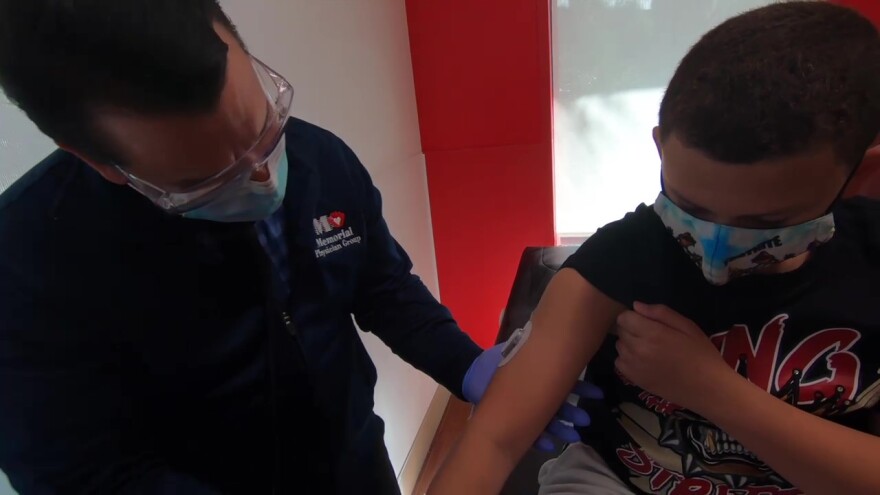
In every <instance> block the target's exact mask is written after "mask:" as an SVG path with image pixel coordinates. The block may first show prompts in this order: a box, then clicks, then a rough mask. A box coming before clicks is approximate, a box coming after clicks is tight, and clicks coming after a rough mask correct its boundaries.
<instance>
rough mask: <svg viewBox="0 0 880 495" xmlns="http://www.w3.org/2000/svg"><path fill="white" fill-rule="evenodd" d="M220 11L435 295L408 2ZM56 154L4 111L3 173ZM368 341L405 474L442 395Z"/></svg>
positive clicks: (241, 0) (247, 5) (380, 405)
mask: <svg viewBox="0 0 880 495" xmlns="http://www.w3.org/2000/svg"><path fill="white" fill-rule="evenodd" d="M221 3H222V4H223V5H224V8H225V9H226V11H227V13H228V14H229V15H230V17H232V19H233V21H234V22H235V23H236V24H237V25H238V28H239V30H240V32H241V34H242V36H243V37H244V39H245V42H246V43H247V44H248V48H249V49H250V50H251V52H252V53H253V54H255V55H256V56H258V57H260V58H261V59H262V60H263V61H264V62H266V63H267V64H269V65H270V66H271V67H273V68H274V69H276V70H278V71H279V72H280V73H282V74H284V75H285V76H286V77H287V79H288V80H290V81H291V83H292V84H293V86H294V89H295V97H294V115H296V116H297V117H300V118H303V119H305V120H308V121H311V122H313V123H315V124H318V125H320V126H322V127H325V128H328V129H330V130H332V131H333V132H335V133H336V134H337V135H339V136H340V137H342V138H343V139H344V140H345V141H346V142H347V143H348V144H349V145H350V146H351V147H352V149H354V150H355V152H356V153H357V154H358V155H359V156H360V158H361V161H363V163H364V164H365V165H366V167H367V168H368V169H369V171H370V173H371V174H372V176H373V179H374V181H375V183H376V185H377V186H378V187H379V188H380V189H381V190H382V192H383V195H384V200H385V217H386V219H387V221H388V223H389V225H390V226H391V229H392V231H393V232H394V234H395V235H396V237H397V239H398V240H399V241H400V243H401V244H402V245H403V246H404V247H405V248H406V249H407V251H408V252H409V254H410V256H411V257H412V259H413V262H414V263H415V271H416V273H417V274H419V275H420V276H421V277H422V278H423V280H424V281H425V283H426V284H427V285H428V287H429V288H430V289H431V290H432V291H433V292H434V294H438V283H437V272H436V266H435V259H434V243H433V235H432V230H431V218H430V209H429V204H428V188H427V179H426V175H425V162H424V156H423V155H422V153H421V142H420V139H419V129H418V120H417V114H416V102H415V90H414V87H413V79H412V68H411V63H410V52H409V39H408V33H407V24H406V12H405V8H404V0H373V1H369V2H368V1H351V0H224V1H222V2H221ZM13 115H15V116H16V117H15V118H14V119H12V118H10V117H11V116H13ZM50 148H51V145H50V143H48V142H47V140H45V138H43V137H41V136H39V135H38V134H37V133H36V131H35V130H34V129H32V128H31V127H30V125H29V124H28V123H27V122H26V121H25V119H24V118H23V117H20V116H18V114H17V111H16V110H15V109H13V108H12V107H11V106H8V105H6V106H4V105H0V171H4V170H6V169H11V170H14V171H15V172H14V175H17V174H18V173H19V172H21V171H23V170H24V169H26V168H27V167H28V166H30V165H32V164H33V163H34V162H35V161H36V160H38V157H41V156H43V155H45V154H46V152H47V150H48V149H50ZM10 150H11V151H12V153H9V151H10ZM364 341H365V343H366V345H367V348H368V350H369V351H370V354H371V355H372V357H373V359H374V361H375V362H376V365H377V367H378V369H379V386H378V390H377V392H376V403H377V406H376V409H377V411H378V413H379V414H380V415H381V416H382V417H383V418H384V419H385V420H386V422H387V424H388V428H387V433H386V443H387V445H388V450H389V452H390V454H391V460H392V463H393V464H394V467H395V469H396V470H397V472H398V473H400V470H401V469H402V467H403V465H404V462H405V460H406V458H407V455H408V454H409V452H410V448H411V447H412V445H413V441H414V439H415V437H416V433H417V432H418V430H419V426H420V425H421V423H422V419H423V418H424V416H425V413H426V411H427V410H428V406H429V404H430V402H431V399H432V397H433V396H434V394H435V392H436V391H437V386H436V385H435V384H434V382H433V381H432V380H430V379H429V378H427V377H426V376H424V375H422V374H421V373H419V372H417V371H415V370H413V369H412V368H410V367H409V366H408V365H406V364H405V363H403V362H402V361H401V360H400V359H398V358H397V357H396V356H394V355H393V354H392V353H391V352H390V351H389V350H388V349H387V348H386V347H385V346H384V345H383V344H382V343H381V342H379V341H378V339H376V338H375V337H373V336H372V335H367V336H365V338H364ZM0 495H4V494H3V488H2V487H0Z"/></svg>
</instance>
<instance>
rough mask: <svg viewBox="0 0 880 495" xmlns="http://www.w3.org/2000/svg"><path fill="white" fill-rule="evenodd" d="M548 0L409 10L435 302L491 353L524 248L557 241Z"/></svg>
mask: <svg viewBox="0 0 880 495" xmlns="http://www.w3.org/2000/svg"><path fill="white" fill-rule="evenodd" d="M549 4H550V2H549V1H548V0H479V1H474V0H442V1H436V0H406V8H407V20H408V24H409V35H410V46H411V50H412V62H413V76H414V79H415V88H416V99H417V103H418V111H419V125H420V129H421V137H422V147H423V149H424V152H425V156H426V161H427V172H428V188H429V192H430V196H431V211H432V220H433V226H434V242H435V246H436V252H437V269H438V273H439V278H440V290H441V295H442V299H443V302H444V303H445V304H446V305H447V306H449V308H450V309H451V310H452V312H453V314H454V315H455V317H456V318H457V319H458V321H459V323H460V324H461V326H462V328H464V329H465V330H466V331H468V332H469V333H470V334H471V336H473V337H474V338H475V340H477V342H478V343H480V344H481V345H483V346H487V345H489V344H491V343H492V342H494V340H495V335H496V333H497V331H498V319H499V315H500V312H501V310H502V309H503V308H504V305H505V303H506V301H507V295H508V292H509V290H510V286H511V283H512V282H513V276H514V274H515V271H516V266H517V263H518V261H519V257H520V254H521V253H522V250H523V248H525V247H526V246H531V245H552V244H554V242H555V228H554V217H553V159H552V141H551V126H552V115H551V108H552V106H551V98H552V89H551V68H550V5H549Z"/></svg>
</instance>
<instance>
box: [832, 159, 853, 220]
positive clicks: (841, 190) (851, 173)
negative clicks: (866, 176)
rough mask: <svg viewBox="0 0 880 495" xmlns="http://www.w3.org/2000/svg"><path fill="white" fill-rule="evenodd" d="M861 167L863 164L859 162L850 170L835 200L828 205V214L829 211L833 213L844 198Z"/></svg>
mask: <svg viewBox="0 0 880 495" xmlns="http://www.w3.org/2000/svg"><path fill="white" fill-rule="evenodd" d="M861 167H862V166H861V164H858V165H856V166H855V167H853V169H852V170H850V172H849V175H848V176H847V177H846V181H845V182H844V183H843V187H841V188H840V191H839V192H838V193H837V196H835V198H834V201H832V202H831V205H830V206H829V207H828V209H827V210H825V214H826V215H827V214H828V213H831V212H832V211H833V210H834V208H835V207H836V206H837V203H839V202H840V200H841V199H843V195H844V193H846V188H847V187H849V183H850V182H852V180H853V177H855V176H856V172H858V171H859V169H860V168H861Z"/></svg>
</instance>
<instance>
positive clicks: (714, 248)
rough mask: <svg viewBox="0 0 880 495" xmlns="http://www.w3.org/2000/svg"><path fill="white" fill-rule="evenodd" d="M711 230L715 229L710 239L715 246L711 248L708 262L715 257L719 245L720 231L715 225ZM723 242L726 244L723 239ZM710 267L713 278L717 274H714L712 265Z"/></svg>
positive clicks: (725, 240)
mask: <svg viewBox="0 0 880 495" xmlns="http://www.w3.org/2000/svg"><path fill="white" fill-rule="evenodd" d="M713 228H714V229H715V232H713V233H712V239H713V240H714V241H715V244H714V245H713V246H712V254H711V255H710V256H709V259H710V260H714V259H715V256H716V255H717V254H718V246H720V245H721V232H722V229H721V228H720V227H719V226H717V225H715V226H713ZM724 242H725V243H726V242H727V239H724ZM710 267H711V268H712V277H713V278H715V276H716V275H718V274H717V273H715V270H716V268H715V266H714V263H713V264H711V265H710Z"/></svg>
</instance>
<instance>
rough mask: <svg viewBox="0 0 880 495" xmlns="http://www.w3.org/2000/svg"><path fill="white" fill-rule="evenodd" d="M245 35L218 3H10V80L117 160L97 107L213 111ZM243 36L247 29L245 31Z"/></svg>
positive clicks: (3, 55) (93, 148)
mask: <svg viewBox="0 0 880 495" xmlns="http://www.w3.org/2000/svg"><path fill="white" fill-rule="evenodd" d="M215 21H216V22H219V23H220V24H221V25H223V26H225V27H226V28H228V29H229V30H230V31H231V32H232V33H236V31H235V28H234V26H233V25H232V23H231V22H230V20H229V19H228V17H227V16H226V14H224V13H223V10H222V9H221V7H220V6H219V5H218V3H217V0H65V1H61V0H0V87H2V89H3V90H4V91H5V93H6V95H7V96H8V97H9V99H10V100H11V101H12V102H13V103H15V104H17V105H18V106H19V107H20V108H21V109H22V110H23V111H24V112H25V113H26V114H27V116H28V117H29V118H30V119H31V120H32V121H33V122H34V123H35V124H36V125H37V127H39V128H40V130H42V131H43V132H44V133H45V134H47V135H48V136H49V137H51V138H53V139H55V140H56V141H59V142H62V143H64V144H66V145H68V146H71V147H73V148H75V149H77V151H80V152H82V153H84V154H85V155H87V156H89V157H90V158H92V159H96V160H106V161H117V160H120V158H119V157H117V156H115V155H116V152H115V151H114V149H113V143H109V142H106V141H107V140H106V139H102V137H101V136H100V133H98V132H96V130H95V129H94V126H93V125H92V117H93V116H94V112H95V111H96V110H98V109H100V108H103V107H118V108H123V109H127V110H132V111H135V112H139V113H144V114H151V115H155V114H162V113H180V112H206V111H210V110H211V109H212V108H213V107H215V106H216V104H217V101H218V100H219V95H220V93H221V92H222V90H223V87H224V85H225V81H226V59H227V51H228V47H227V45H226V44H225V43H224V42H223V41H222V40H221V39H220V37H219V36H217V33H216V31H215V30H214V28H213V22H215ZM236 36H237V34H236Z"/></svg>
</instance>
